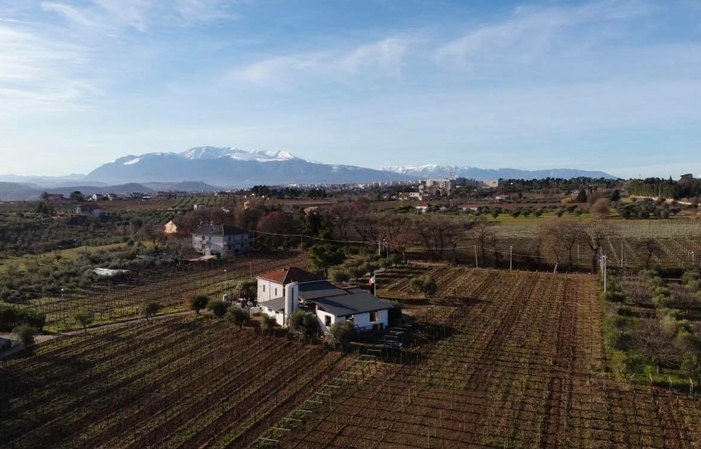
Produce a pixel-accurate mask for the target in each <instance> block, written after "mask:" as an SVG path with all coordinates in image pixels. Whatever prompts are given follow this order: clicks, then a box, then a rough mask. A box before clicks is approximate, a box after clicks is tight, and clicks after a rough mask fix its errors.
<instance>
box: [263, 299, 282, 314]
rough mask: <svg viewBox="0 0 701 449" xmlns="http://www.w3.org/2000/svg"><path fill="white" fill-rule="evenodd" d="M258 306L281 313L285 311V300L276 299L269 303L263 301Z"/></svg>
mask: <svg viewBox="0 0 701 449" xmlns="http://www.w3.org/2000/svg"><path fill="white" fill-rule="evenodd" d="M258 305H259V306H261V307H267V308H268V309H270V310H272V311H275V312H280V311H281V310H285V298H275V299H271V300H269V301H263V302H260V303H258Z"/></svg>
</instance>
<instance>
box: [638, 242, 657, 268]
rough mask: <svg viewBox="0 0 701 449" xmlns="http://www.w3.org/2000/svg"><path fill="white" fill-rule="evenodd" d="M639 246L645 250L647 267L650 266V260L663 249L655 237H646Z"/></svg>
mask: <svg viewBox="0 0 701 449" xmlns="http://www.w3.org/2000/svg"><path fill="white" fill-rule="evenodd" d="M637 247H638V248H640V249H643V250H645V252H646V253H647V255H646V257H645V268H650V261H651V260H652V258H653V257H655V256H656V255H657V254H659V253H660V252H661V251H662V248H661V247H660V244H659V243H657V241H656V240H655V239H645V240H641V241H639V242H638V244H637Z"/></svg>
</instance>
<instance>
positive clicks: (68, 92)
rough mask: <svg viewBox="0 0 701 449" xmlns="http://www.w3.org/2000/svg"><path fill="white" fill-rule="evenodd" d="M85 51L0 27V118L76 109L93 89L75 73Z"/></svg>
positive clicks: (11, 28) (13, 28)
mask: <svg viewBox="0 0 701 449" xmlns="http://www.w3.org/2000/svg"><path fill="white" fill-rule="evenodd" d="M85 62H86V56H85V52H84V48H82V47H80V46H77V45H72V44H66V43H61V42H57V41H55V40H53V39H50V38H48V37H44V36H41V35H39V34H37V33H35V32H32V31H30V30H25V29H22V28H19V27H17V26H9V25H3V24H0V116H16V115H22V114H25V113H35V114H36V113H42V112H51V113H53V112H57V111H59V110H70V109H74V108H78V107H79V105H78V102H79V101H80V100H81V99H82V98H83V97H84V96H85V95H86V94H88V93H89V92H94V91H95V88H94V87H93V86H92V85H91V84H90V83H89V82H87V81H85V80H82V79H80V77H78V76H75V74H74V72H75V71H76V69H79V68H80V67H81V66H82V65H83V64H84V63H85Z"/></svg>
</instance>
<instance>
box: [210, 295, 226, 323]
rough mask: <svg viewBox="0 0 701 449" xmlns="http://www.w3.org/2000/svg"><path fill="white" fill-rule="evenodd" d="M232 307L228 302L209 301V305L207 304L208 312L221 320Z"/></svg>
mask: <svg viewBox="0 0 701 449" xmlns="http://www.w3.org/2000/svg"><path fill="white" fill-rule="evenodd" d="M230 306H231V304H230V303H228V302H224V301H221V300H218V299H215V300H213V301H209V304H207V310H209V311H210V312H211V313H212V315H214V316H215V317H217V318H220V319H221V318H224V316H226V312H227V311H228V310H229V307H230Z"/></svg>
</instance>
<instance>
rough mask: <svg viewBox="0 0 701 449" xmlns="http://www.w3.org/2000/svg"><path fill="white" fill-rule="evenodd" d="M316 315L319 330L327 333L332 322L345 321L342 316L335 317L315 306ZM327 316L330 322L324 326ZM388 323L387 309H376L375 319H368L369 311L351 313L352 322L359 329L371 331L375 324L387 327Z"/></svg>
mask: <svg viewBox="0 0 701 449" xmlns="http://www.w3.org/2000/svg"><path fill="white" fill-rule="evenodd" d="M316 316H317V317H318V318H319V326H320V327H321V331H322V332H323V333H327V332H328V331H329V330H328V328H329V327H330V326H332V325H333V324H334V323H336V322H340V321H346V319H345V318H344V317H335V316H333V315H331V314H330V313H327V312H324V311H323V310H321V309H319V308H317V311H316ZM327 316H328V317H331V324H330V325H329V326H326V323H325V320H326V317H327ZM388 323H389V314H388V312H387V310H378V311H377V320H376V321H370V312H367V313H358V314H356V315H353V324H354V325H356V326H357V327H358V328H360V330H361V331H371V330H372V328H373V326H374V325H375V324H382V325H383V326H384V327H387V325H388Z"/></svg>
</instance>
